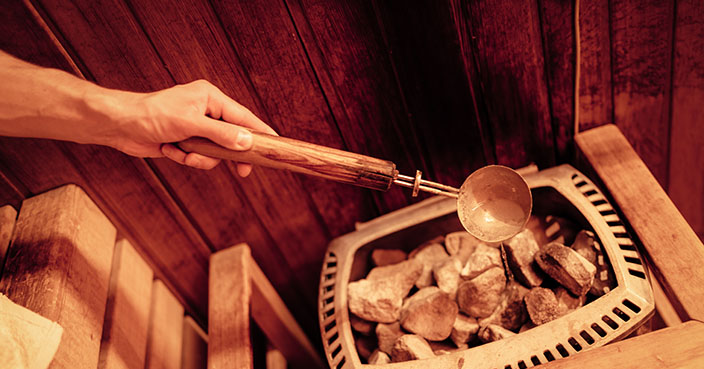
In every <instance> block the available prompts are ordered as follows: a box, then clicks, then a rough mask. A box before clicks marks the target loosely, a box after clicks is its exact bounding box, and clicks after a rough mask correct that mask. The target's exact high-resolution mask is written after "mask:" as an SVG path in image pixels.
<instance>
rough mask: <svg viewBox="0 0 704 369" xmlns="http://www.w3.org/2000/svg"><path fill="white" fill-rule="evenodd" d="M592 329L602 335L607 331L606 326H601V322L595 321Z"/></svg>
mask: <svg viewBox="0 0 704 369" xmlns="http://www.w3.org/2000/svg"><path fill="white" fill-rule="evenodd" d="M592 330H593V331H594V332H596V334H598V335H599V336H600V337H604V336H606V331H605V330H604V328H601V326H600V325H599V324H596V323H593V324H592Z"/></svg>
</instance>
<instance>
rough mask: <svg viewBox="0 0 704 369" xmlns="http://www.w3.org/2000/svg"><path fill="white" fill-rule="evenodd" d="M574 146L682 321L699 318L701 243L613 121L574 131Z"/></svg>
mask: <svg viewBox="0 0 704 369" xmlns="http://www.w3.org/2000/svg"><path fill="white" fill-rule="evenodd" d="M576 141H577V144H578V146H579V150H580V151H581V153H582V154H583V155H584V157H585V158H586V159H587V161H588V162H589V164H590V165H591V166H592V167H593V169H594V171H595V172H596V173H597V175H598V176H599V177H600V179H601V181H602V182H603V183H604V185H605V186H606V188H607V189H608V191H609V193H610V194H611V196H612V197H613V199H614V201H615V202H616V204H617V205H618V207H619V208H620V209H621V211H622V212H623V214H624V216H625V217H626V218H627V219H628V222H629V223H630V225H631V226H632V227H633V230H634V231H635V233H636V234H637V236H638V238H639V239H640V241H641V242H642V244H643V246H644V247H645V251H646V252H647V253H648V254H649V256H650V260H651V262H652V267H653V272H654V273H656V274H658V275H659V277H660V278H659V280H660V281H661V282H662V283H663V285H662V287H663V289H664V290H665V292H666V293H667V295H668V296H669V297H670V298H671V300H673V304H674V305H675V307H676V308H679V309H680V310H681V311H680V313H681V316H683V317H684V318H685V320H686V319H699V320H704V305H702V304H701V300H702V298H703V297H704V291H703V290H702V287H701V286H704V269H703V268H702V265H704V245H702V242H701V241H700V240H699V238H698V237H697V235H696V234H695V233H694V231H693V230H692V228H691V227H690V226H689V224H687V222H686V221H685V219H684V218H683V217H682V215H681V214H680V212H679V211H678V210H677V208H676V207H675V205H674V204H673V203H672V201H671V200H670V198H669V197H668V196H667V194H666V193H665V191H663V189H662V187H660V185H659V184H658V183H657V180H656V179H655V178H654V177H653V175H652V174H651V173H650V171H649V170H648V168H647V167H646V166H645V164H644V163H643V161H642V160H641V159H640V158H639V157H638V155H637V154H636V152H635V151H634V150H633V148H632V147H631V146H630V145H629V144H628V141H627V140H626V138H625V137H624V136H623V134H621V132H620V131H619V129H618V128H617V127H616V126H615V125H605V126H601V127H598V128H594V129H591V130H589V131H587V132H584V133H580V134H579V135H578V136H577V137H576Z"/></svg>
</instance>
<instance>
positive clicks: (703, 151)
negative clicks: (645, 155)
mask: <svg viewBox="0 0 704 369" xmlns="http://www.w3.org/2000/svg"><path fill="white" fill-rule="evenodd" d="M674 47H675V52H674V61H673V65H672V68H673V80H672V123H671V132H670V142H669V145H670V146H669V147H670V172H669V178H670V186H669V188H668V193H669V194H670V197H672V201H673V202H674V203H675V205H677V207H678V208H679V209H680V211H682V214H683V215H684V217H685V219H687V221H688V222H689V224H690V225H691V226H692V228H694V231H695V232H697V234H698V235H699V238H700V239H702V240H704V175H702V173H703V172H704V104H702V101H704V71H702V65H704V51H703V50H704V4H703V3H702V2H701V1H679V2H677V16H676V23H675V45H674Z"/></svg>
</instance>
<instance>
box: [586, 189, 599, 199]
mask: <svg viewBox="0 0 704 369" xmlns="http://www.w3.org/2000/svg"><path fill="white" fill-rule="evenodd" d="M596 194H597V192H596V190H589V191H587V192H585V193H584V196H587V197H589V196H591V195H596Z"/></svg>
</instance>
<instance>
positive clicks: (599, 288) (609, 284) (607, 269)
mask: <svg viewBox="0 0 704 369" xmlns="http://www.w3.org/2000/svg"><path fill="white" fill-rule="evenodd" d="M572 249H573V250H575V251H576V252H577V253H578V254H580V255H582V256H583V257H584V258H585V259H587V260H589V262H590V263H592V264H593V265H594V266H595V267H596V274H595V275H594V282H593V283H592V287H591V288H590V289H589V293H591V294H592V295H594V296H603V295H604V294H605V293H607V292H609V291H611V289H613V288H614V287H615V286H616V277H615V276H614V273H613V271H612V269H611V266H610V265H609V263H608V262H607V261H606V257H605V256H604V252H603V250H602V248H601V244H600V243H599V241H598V240H596V238H595V237H594V233H592V232H590V231H586V230H585V231H582V232H580V233H579V234H578V235H577V238H575V240H574V243H573V244H572Z"/></svg>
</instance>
